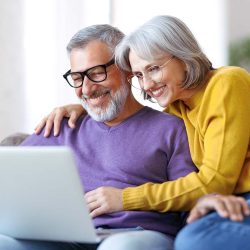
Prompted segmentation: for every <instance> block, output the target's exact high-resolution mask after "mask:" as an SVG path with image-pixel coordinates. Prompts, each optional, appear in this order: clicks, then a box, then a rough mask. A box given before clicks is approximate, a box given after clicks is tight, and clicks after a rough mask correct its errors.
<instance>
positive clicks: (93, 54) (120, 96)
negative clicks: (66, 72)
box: [70, 41, 130, 122]
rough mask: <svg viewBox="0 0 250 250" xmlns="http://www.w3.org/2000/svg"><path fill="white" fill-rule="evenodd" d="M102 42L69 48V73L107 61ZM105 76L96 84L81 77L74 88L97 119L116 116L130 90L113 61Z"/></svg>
mask: <svg viewBox="0 0 250 250" xmlns="http://www.w3.org/2000/svg"><path fill="white" fill-rule="evenodd" d="M111 59H112V58H111V53H110V50H109V48H108V47H107V45H106V44H104V43H101V42H99V41H92V42H90V43H89V44H88V45H87V46H86V47H84V48H78V49H73V50H72V51H71V53H70V64H71V72H82V71H86V70H88V69H90V68H92V67H95V66H97V65H103V64H106V63H108V62H109V61H110V60H111ZM106 71H107V78H106V79H105V80H104V81H102V82H99V83H96V82H93V81H91V80H90V79H89V78H88V77H87V76H85V77H84V81H83V86H82V87H81V88H77V89H76V95H77V96H78V97H79V98H80V100H81V103H82V105H83V107H84V108H85V109H86V111H87V112H88V114H89V115H90V116H91V117H92V118H93V119H95V120H97V121H102V122H105V121H111V120H113V119H115V118H117V116H119V115H120V113H121V110H122V109H123V106H124V104H125V102H126V100H127V97H128V95H129V93H130V88H129V86H128V84H127V81H126V77H125V75H124V73H122V72H120V71H119V70H118V68H117V67H116V66H115V64H112V65H110V66H108V67H107V68H106ZM97 73H98V72H97Z"/></svg>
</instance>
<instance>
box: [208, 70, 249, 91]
mask: <svg viewBox="0 0 250 250" xmlns="http://www.w3.org/2000/svg"><path fill="white" fill-rule="evenodd" d="M240 86H241V87H243V88H250V74H249V73H248V72H247V71H246V70H245V69H243V68H240V67H236V66H225V67H221V68H218V69H215V70H214V71H213V72H212V76H211V78H210V80H209V84H208V87H209V88H208V89H214V90H216V89H217V90H220V89H221V88H223V89H224V90H226V89H228V88H229V89H230V88H236V87H237V88H239V87H240Z"/></svg>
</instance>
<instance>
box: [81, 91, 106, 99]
mask: <svg viewBox="0 0 250 250" xmlns="http://www.w3.org/2000/svg"><path fill="white" fill-rule="evenodd" d="M107 93H110V89H109V88H102V89H98V90H96V91H94V92H93V93H91V95H86V94H82V98H83V99H85V100H87V99H94V98H97V97H99V96H101V95H104V94H107Z"/></svg>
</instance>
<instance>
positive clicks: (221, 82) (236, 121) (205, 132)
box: [123, 68, 250, 212]
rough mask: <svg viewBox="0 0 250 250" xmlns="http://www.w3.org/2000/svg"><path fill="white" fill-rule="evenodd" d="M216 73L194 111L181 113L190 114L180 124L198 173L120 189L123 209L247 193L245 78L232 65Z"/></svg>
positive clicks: (249, 133) (178, 205) (249, 160)
mask: <svg viewBox="0 0 250 250" xmlns="http://www.w3.org/2000/svg"><path fill="white" fill-rule="evenodd" d="M230 71H231V70H230ZM221 73H222V74H220V75H219V76H216V77H213V79H212V81H214V82H213V83H212V84H211V85H210V86H208V87H207V89H206V93H205V94H204V95H203V96H201V97H200V98H201V100H200V103H199V104H198V105H197V106H196V107H198V108H197V109H198V110H199V111H198V114H195V110H194V112H193V113H188V114H186V116H185V117H184V115H185V113H184V114H182V115H183V119H184V121H185V119H186V120H187V119H190V120H191V118H193V119H192V121H191V122H189V123H188V122H187V123H186V122H185V125H186V128H187V132H188V137H189V144H190V150H191V155H192V158H193V160H194V163H195V164H196V166H197V167H198V168H199V172H198V173H191V174H189V175H187V176H185V177H183V178H179V179H178V180H175V181H169V182H165V183H162V184H155V183H146V184H144V185H141V186H139V187H129V188H126V189H124V190H123V208H124V209H125V210H156V211H161V212H166V211H179V210H182V211H183V210H190V209H191V208H192V207H193V206H194V205H195V203H196V201H197V200H198V199H199V198H200V197H202V196H203V195H206V194H209V193H214V192H215V193H222V194H232V193H242V192H247V191H250V145H249V138H250V127H249V124H250V99H249V93H250V78H249V74H246V73H245V72H243V70H239V69H236V70H235V68H233V70H232V71H231V72H230V74H229V75H228V74H223V73H224V72H221ZM196 101H197V100H196ZM183 106H184V105H183ZM197 109H196V111H197ZM194 114H195V115H194Z"/></svg>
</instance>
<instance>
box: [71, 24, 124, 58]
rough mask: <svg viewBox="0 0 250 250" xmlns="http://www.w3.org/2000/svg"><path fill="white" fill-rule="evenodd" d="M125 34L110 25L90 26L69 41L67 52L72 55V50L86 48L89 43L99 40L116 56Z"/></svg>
mask: <svg viewBox="0 0 250 250" xmlns="http://www.w3.org/2000/svg"><path fill="white" fill-rule="evenodd" d="M123 37H124V34H123V33H122V32H121V31H120V30H119V29H117V28H116V27H113V26H111V25H109V24H98V25H92V26H88V27H86V28H83V29H81V30H79V31H78V32H77V33H76V34H75V35H74V36H73V37H72V38H71V40H70V41H69V43H68V46H67V52H68V54H70V52H71V51H72V49H75V48H84V47H85V46H86V45H87V44H88V43H89V42H91V41H94V40H98V41H100V42H103V43H105V44H107V45H108V47H109V48H110V51H111V53H112V54H113V55H114V52H115V48H116V46H117V45H118V44H119V43H120V41H121V40H122V38H123Z"/></svg>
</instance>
